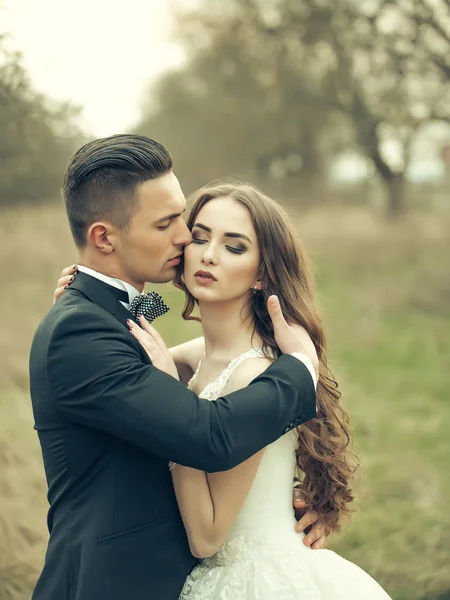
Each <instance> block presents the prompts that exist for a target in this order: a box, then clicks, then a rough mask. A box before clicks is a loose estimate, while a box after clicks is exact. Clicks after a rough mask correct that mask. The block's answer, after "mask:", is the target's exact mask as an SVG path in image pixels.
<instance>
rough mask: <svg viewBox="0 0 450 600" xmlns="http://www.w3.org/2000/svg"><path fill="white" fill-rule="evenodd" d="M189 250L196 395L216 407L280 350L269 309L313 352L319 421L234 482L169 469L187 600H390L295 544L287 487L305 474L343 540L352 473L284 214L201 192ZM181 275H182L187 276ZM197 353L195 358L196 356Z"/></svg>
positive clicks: (264, 200)
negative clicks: (189, 562) (189, 568)
mask: <svg viewBox="0 0 450 600" xmlns="http://www.w3.org/2000/svg"><path fill="white" fill-rule="evenodd" d="M188 227H189V229H190V230H191V231H192V236H193V239H192V243H191V244H190V245H189V246H187V247H186V249H185V254H184V271H182V270H180V272H179V275H178V277H177V279H176V285H178V287H180V288H181V289H182V290H183V291H184V292H185V293H186V304H185V308H184V312H183V316H184V318H185V319H187V318H192V316H191V314H192V311H193V309H194V307H195V305H196V304H198V306H199V309H200V318H201V323H202V327H203V332H204V347H203V340H200V341H199V340H194V341H193V342H188V343H186V344H182V345H181V346H178V347H176V348H174V349H173V350H172V355H173V358H174V360H175V362H177V363H180V364H181V365H184V367H186V366H188V367H190V368H191V369H192V370H193V371H194V374H193V377H192V378H191V380H190V382H189V387H191V388H192V389H193V390H194V391H195V392H196V393H197V394H199V395H200V396H201V397H203V398H207V399H208V400H211V401H214V400H215V399H216V398H218V397H220V396H223V395H226V394H229V393H231V392H233V391H235V390H237V389H240V388H242V387H244V386H246V385H248V384H249V383H250V382H251V381H252V380H253V379H254V378H255V377H257V376H258V375H260V374H261V373H262V372H263V371H264V370H265V369H266V368H267V366H268V365H269V364H270V362H271V361H272V360H273V358H274V357H275V356H277V355H278V353H279V351H278V348H277V346H276V343H275V340H274V336H273V331H272V329H271V326H270V319H269V318H268V315H267V312H266V304H267V298H268V297H269V296H270V295H272V294H277V295H278V298H279V300H280V304H281V308H282V311H283V314H285V315H286V317H287V318H288V319H290V320H291V321H294V322H297V323H299V324H301V325H303V326H304V327H305V328H306V330H307V331H308V333H309V334H310V336H311V338H312V340H313V342H314V344H315V345H316V348H317V352H318V356H319V360H320V373H319V381H318V385H317V418H316V419H314V420H312V421H310V422H308V423H305V424H304V425H302V426H301V427H299V428H298V430H295V429H294V430H293V431H291V432H290V433H288V434H286V435H285V436H283V437H282V438H281V439H279V440H278V441H276V442H275V443H273V444H271V445H270V446H269V447H267V448H266V449H265V450H262V451H261V452H259V453H258V454H256V455H255V456H253V457H252V458H250V459H249V460H247V461H246V462H244V463H243V464H241V465H239V466H237V467H236V468H234V469H232V470H231V471H227V472H222V473H204V472H202V471H197V470H195V469H191V468H189V467H183V466H180V465H173V464H172V465H170V467H171V469H172V478H173V483H174V487H175V492H176V496H177V501H178V504H179V507H180V511H181V515H182V517H183V522H184V526H185V528H186V532H187V535H188V539H189V544H190V548H191V551H192V553H193V554H194V555H195V556H197V557H199V558H201V559H203V560H202V561H201V563H200V565H199V566H198V567H196V568H195V569H194V570H193V572H192V573H191V575H190V576H189V577H188V579H187V581H186V583H185V586H184V588H183V591H182V593H181V597H180V598H181V600H219V599H230V600H231V599H232V600H240V599H242V600H257V599H258V600H280V599H282V600H319V599H320V600H344V599H345V600H356V599H361V598H364V599H365V600H372V599H373V600H378V599H380V600H381V599H383V598H388V595H387V594H386V593H385V592H384V591H383V589H382V588H381V587H380V586H379V585H378V584H377V583H376V582H375V581H374V580H373V579H372V578H371V577H370V576H369V575H367V574H366V573H365V572H364V571H362V570H361V569H360V568H359V567H357V566H356V565H354V564H352V563H350V562H348V561H347V560H345V559H344V558H342V557H340V556H338V555H337V554H335V553H334V552H332V551H330V550H312V549H311V548H309V547H307V546H305V545H304V544H303V543H302V540H301V536H299V535H298V534H296V533H295V531H294V523H295V517H294V515H293V511H292V503H291V498H292V496H291V494H292V479H293V476H294V474H295V471H296V468H298V470H299V471H300V473H301V474H302V477H303V480H302V490H303V493H304V496H305V499H306V503H307V504H308V505H310V506H311V507H312V509H313V510H315V511H316V512H318V513H320V514H322V515H323V519H324V520H325V523H326V525H327V527H328V529H329V530H333V531H338V530H339V525H340V522H341V520H342V518H343V517H345V516H347V515H348V513H349V509H348V504H349V503H350V502H351V501H352V499H353V496H352V493H351V489H350V484H351V480H352V475H353V472H354V468H353V467H352V465H351V458H352V457H351V452H350V450H349V441H350V430H349V426H348V417H347V414H346V412H345V411H344V409H343V408H342V406H341V405H340V403H339V398H340V393H339V392H338V390H337V384H336V382H335V380H334V379H333V376H332V375H331V373H330V372H329V370H328V369H327V359H326V351H325V336H324V333H323V330H322V327H321V324H320V321H319V318H318V315H317V310H316V307H315V297H314V289H313V284H312V279H311V275H310V273H309V271H308V268H307V265H306V260H305V255H304V252H303V250H302V248H301V245H300V242H299V240H298V238H297V236H296V234H295V232H294V230H293V228H292V226H291V224H290V223H289V221H288V218H287V216H286V214H285V213H284V212H283V210H282V209H281V208H280V207H279V206H278V205H277V204H276V203H275V202H273V201H272V200H271V199H269V198H268V197H266V196H264V195H263V194H261V193H260V192H259V191H258V190H256V189H255V188H253V187H250V186H248V185H240V184H238V185H231V184H225V185H216V186H209V187H205V188H203V189H201V190H200V191H199V192H198V193H197V195H196V199H195V202H194V205H193V207H192V210H191V212H190V215H189V219H188ZM181 269H183V265H181ZM142 325H143V326H144V328H145V329H146V331H143V329H141V328H140V327H137V326H136V325H135V324H133V323H130V329H131V332H132V333H133V334H134V335H135V336H136V337H137V339H138V340H139V341H140V342H141V343H142V345H143V346H144V348H146V350H147V352H148V353H149V355H150V358H151V360H152V362H153V363H154V364H155V365H156V366H158V362H159V361H164V360H165V359H167V353H168V351H167V350H166V348H165V346H164V342H162V340H161V338H160V337H159V336H158V335H157V333H156V332H155V330H154V329H153V328H152V327H151V326H150V325H149V324H146V323H145V322H144V320H143V319H142ZM199 347H200V351H201V353H202V357H201V358H200V359H199V356H198V353H199Z"/></svg>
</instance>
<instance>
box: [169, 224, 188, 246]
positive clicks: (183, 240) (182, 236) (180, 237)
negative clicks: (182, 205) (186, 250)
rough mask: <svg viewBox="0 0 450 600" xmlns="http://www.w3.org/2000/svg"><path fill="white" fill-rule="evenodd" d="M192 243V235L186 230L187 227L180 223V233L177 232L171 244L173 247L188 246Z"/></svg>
mask: <svg viewBox="0 0 450 600" xmlns="http://www.w3.org/2000/svg"><path fill="white" fill-rule="evenodd" d="M191 242H192V235H191V232H190V231H189V229H188V226H187V225H186V223H185V222H184V221H182V222H181V227H180V231H179V232H177V237H176V238H175V240H174V242H173V244H174V246H188V245H189V244H190V243H191Z"/></svg>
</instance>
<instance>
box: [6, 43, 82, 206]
mask: <svg viewBox="0 0 450 600" xmlns="http://www.w3.org/2000/svg"><path fill="white" fill-rule="evenodd" d="M77 116H78V110H77V109H76V108H74V107H72V106H71V105H68V104H57V103H54V104H51V103H50V102H49V101H48V100H46V99H45V98H44V97H43V96H42V95H39V94H37V93H36V92H34V90H33V89H32V87H31V84H30V81H29V78H28V75H27V73H26V71H25V69H24V67H23V66H22V62H21V56H20V54H19V53H17V52H12V51H10V50H8V48H7V46H6V39H5V36H3V37H0V130H1V131H2V140H1V145H0V206H5V205H12V204H17V203H22V202H44V201H48V200H54V199H55V198H58V197H59V190H60V188H61V180H62V173H63V172H64V170H65V166H66V162H67V160H68V158H69V156H70V154H71V153H72V152H73V150H74V148H75V146H76V145H77V144H78V143H79V141H80V139H81V137H82V136H81V133H80V131H79V129H78V128H77V126H76V124H75V120H76V117H77Z"/></svg>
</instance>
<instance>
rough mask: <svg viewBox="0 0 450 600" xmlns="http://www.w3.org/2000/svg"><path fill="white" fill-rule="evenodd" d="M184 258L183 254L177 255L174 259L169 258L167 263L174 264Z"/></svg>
mask: <svg viewBox="0 0 450 600" xmlns="http://www.w3.org/2000/svg"><path fill="white" fill-rule="evenodd" d="M182 256H183V253H181V254H177V255H176V256H174V257H173V258H169V260H168V261H167V262H174V261H178V262H180V260H181V257H182Z"/></svg>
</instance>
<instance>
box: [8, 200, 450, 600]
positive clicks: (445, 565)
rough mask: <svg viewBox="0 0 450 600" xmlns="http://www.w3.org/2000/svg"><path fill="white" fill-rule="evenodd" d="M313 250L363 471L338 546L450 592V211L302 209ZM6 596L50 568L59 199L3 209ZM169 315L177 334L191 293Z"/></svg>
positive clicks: (388, 582) (69, 258)
mask: <svg viewBox="0 0 450 600" xmlns="http://www.w3.org/2000/svg"><path fill="white" fill-rule="evenodd" d="M296 221H297V223H298V227H299V231H300V232H301V234H302V236H303V237H304V239H305V242H306V245H307V248H308V250H309V252H310V254H311V256H312V258H313V262H314V265H315V270H316V273H317V279H318V288H319V293H320V298H321V302H322V305H323V307H324V313H325V314H324V318H325V321H326V324H327V329H328V330H329V334H330V335H329V342H330V343H329V355H330V361H331V365H332V367H333V370H334V371H335V374H336V375H337V376H338V379H339V380H340V381H341V383H342V385H341V387H342V390H343V393H344V398H345V402H346V405H347V406H348V408H349V410H350V412H351V414H352V417H353V424H354V430H355V435H356V440H357V445H358V447H359V449H360V452H361V456H362V459H363V460H362V462H363V468H362V481H361V484H360V494H359V501H358V507H359V510H358V512H357V513H356V514H355V516H354V518H353V520H352V522H351V524H350V526H349V527H348V528H347V529H346V531H345V532H344V533H343V534H342V536H340V537H339V538H338V539H336V540H334V541H333V548H334V549H336V550H337V551H338V552H340V553H341V554H343V555H344V556H345V557H347V558H349V559H350V560H353V561H355V562H357V563H358V564H359V565H361V566H362V567H363V568H365V569H366V570H368V571H369V572H370V573H371V574H373V575H374V576H375V577H376V578H377V579H378V580H379V581H380V583H382V584H383V585H384V586H385V587H386V589H387V590H388V591H389V592H390V594H391V595H392V597H393V598H394V600H419V599H420V600H431V599H433V600H438V599H440V600H445V599H448V598H450V513H449V511H448V509H447V501H448V499H449V497H450V495H449V492H450V482H449V479H448V477H446V476H445V473H447V472H448V464H449V459H450V448H449V444H448V432H449V430H450V402H449V392H448V389H449V387H450V376H449V371H450V369H449V367H450V278H449V272H450V268H449V267H450V233H449V232H450V229H449V225H450V215H448V214H447V215H439V217H437V216H427V215H425V214H418V215H415V216H414V217H410V218H408V219H407V220H406V221H404V222H403V223H397V224H395V223H394V224H387V223H385V222H383V221H381V220H378V219H376V218H374V217H373V216H370V215H369V214H368V213H366V212H364V211H361V210H356V209H355V210H351V211H349V212H338V211H337V210H333V211H332V210H325V209H321V210H320V212H310V213H308V214H305V215H303V216H301V217H300V216H297V218H296ZM0 235H1V238H0V303H1V304H0V307H1V312H2V316H3V318H2V325H1V327H0V465H1V469H0V600H25V599H28V598H29V597H30V590H31V588H32V585H33V582H34V580H35V578H36V575H37V573H38V572H39V569H40V567H41V565H42V561H43V557H44V551H45V542H46V523H45V516H46V498H45V493H46V486H45V480H44V474H43V469H42V461H41V457H40V450H39V445H38V442H37V437H36V434H35V432H34V431H33V428H32V426H33V421H32V416H31V410H30V403H29V398H28V380H27V370H28V350H29V345H30V341H31V338H32V335H33V332H34V329H35V327H36V326H37V324H38V322H39V320H40V319H41V318H42V316H43V315H44V314H45V312H46V311H47V309H48V308H49V306H50V304H51V297H52V290H53V287H54V283H55V280H56V278H57V275H58V273H59V271H60V269H61V268H62V267H63V266H65V265H68V264H70V263H71V262H73V261H74V260H75V254H74V250H73V246H72V242H71V239H70V235H69V232H68V227H67V225H66V223H65V218H64V215H63V213H62V210H61V208H59V207H44V208H42V209H32V210H30V209H28V210H19V211H11V212H4V213H1V214H0ZM164 295H165V297H166V299H167V300H168V303H169V304H170V305H171V306H172V310H171V311H170V313H169V314H168V315H165V316H164V317H162V318H161V319H160V320H159V321H158V328H159V330H160V331H161V333H162V334H163V335H164V336H165V337H166V340H167V341H168V342H169V343H175V342H179V341H182V340H184V339H187V338H188V337H189V336H190V335H196V334H197V332H198V330H197V328H196V326H195V325H192V324H182V325H181V326H180V319H179V316H178V315H179V312H180V311H179V308H180V306H181V303H182V298H181V297H180V295H179V293H178V292H176V291H175V290H174V289H173V288H172V287H171V286H164Z"/></svg>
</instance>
